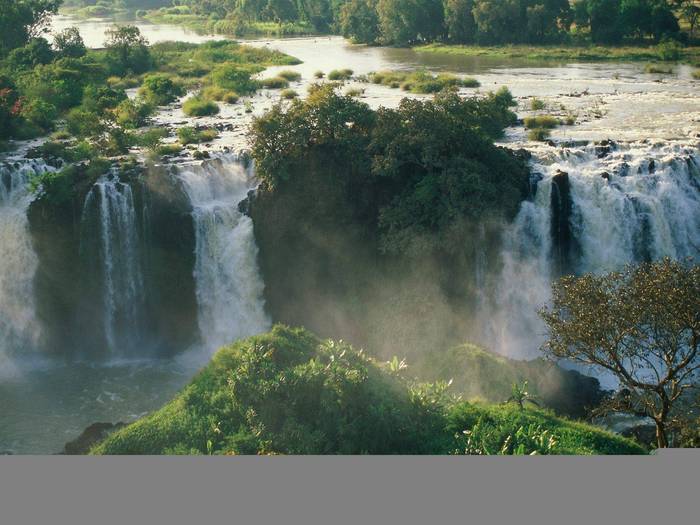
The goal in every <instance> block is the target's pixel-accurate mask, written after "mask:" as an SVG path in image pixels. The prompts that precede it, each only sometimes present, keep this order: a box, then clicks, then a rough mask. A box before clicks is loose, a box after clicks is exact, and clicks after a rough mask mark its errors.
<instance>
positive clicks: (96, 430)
mask: <svg viewBox="0 0 700 525" xmlns="http://www.w3.org/2000/svg"><path fill="white" fill-rule="evenodd" d="M125 426H126V423H93V424H92V425H90V426H89V427H87V428H86V429H85V430H83V433H82V434H80V435H79V436H78V437H77V438H76V439H74V440H73V441H69V442H68V443H66V445H65V446H64V447H63V454H65V455H68V456H80V455H84V454H87V453H88V452H90V449H91V448H92V447H93V446H94V445H96V444H97V443H99V442H100V441H102V440H103V439H105V438H106V437H107V436H109V435H110V434H111V433H112V432H116V431H117V430H119V429H120V428H123V427H125Z"/></svg>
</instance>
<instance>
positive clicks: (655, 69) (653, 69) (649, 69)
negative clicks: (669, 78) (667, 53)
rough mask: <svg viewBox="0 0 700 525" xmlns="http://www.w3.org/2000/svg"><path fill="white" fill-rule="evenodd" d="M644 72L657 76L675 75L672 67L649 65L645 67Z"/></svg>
mask: <svg viewBox="0 0 700 525" xmlns="http://www.w3.org/2000/svg"><path fill="white" fill-rule="evenodd" d="M644 72H645V73H651V74H657V75H670V74H671V73H673V69H672V68H670V67H668V68H663V67H659V66H657V65H654V64H647V65H646V66H644Z"/></svg>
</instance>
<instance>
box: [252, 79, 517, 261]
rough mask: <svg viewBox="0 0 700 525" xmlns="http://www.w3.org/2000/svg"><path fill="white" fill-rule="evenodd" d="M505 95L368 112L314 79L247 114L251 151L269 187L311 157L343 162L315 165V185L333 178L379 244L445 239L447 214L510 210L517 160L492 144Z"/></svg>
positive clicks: (503, 116) (451, 218)
mask: <svg viewBox="0 0 700 525" xmlns="http://www.w3.org/2000/svg"><path fill="white" fill-rule="evenodd" d="M513 104H514V101H513V99H512V97H511V95H510V93H509V92H508V90H505V89H503V90H500V91H498V92H496V93H490V94H488V95H486V96H483V97H473V98H467V99H463V98H461V97H459V96H458V95H456V94H454V93H445V94H441V95H439V96H438V97H437V98H436V99H435V100H426V101H419V100H410V99H404V100H403V101H402V102H401V104H400V106H399V107H398V108H397V109H385V108H382V109H381V110H378V111H376V112H375V111H372V110H371V109H370V108H369V107H368V106H367V105H366V104H364V103H362V102H360V101H359V100H357V99H356V98H353V97H349V96H341V95H338V94H337V93H336V92H335V91H334V86H333V85H321V86H315V87H314V88H312V89H311V90H310V93H309V96H308V98H307V99H306V100H304V101H300V100H298V101H295V102H294V103H293V104H292V105H291V106H289V107H286V106H285V107H283V106H276V107H274V108H273V109H272V110H271V111H270V112H269V113H268V114H267V115H265V116H263V117H261V118H258V119H256V120H255V121H254V123H253V127H252V130H253V152H252V155H253V157H254V158H255V160H256V165H257V170H258V175H259V176H260V177H261V179H262V180H263V182H264V184H266V185H268V186H269V187H271V188H274V187H276V186H277V185H280V184H285V183H292V184H293V182H294V177H295V175H296V174H297V173H298V172H299V170H303V171H305V172H308V163H309V162H310V161H311V159H313V162H321V163H322V164H323V163H328V165H332V166H336V165H338V166H344V167H343V168H342V169H338V170H331V172H330V173H327V172H326V171H322V172H320V173H318V175H317V176H318V177H319V178H320V180H319V181H318V185H319V186H321V185H322V186H325V185H326V184H329V183H330V181H331V180H332V181H333V182H332V183H333V184H334V186H335V187H336V188H338V189H339V191H343V192H345V191H347V194H346V199H347V201H346V206H347V207H348V208H349V210H348V211H350V213H351V214H352V215H353V216H355V217H356V218H357V219H356V220H357V221H358V223H360V224H362V225H363V227H366V228H367V229H368V235H369V236H370V237H373V236H375V235H377V234H378V235H379V237H380V238H381V246H382V249H383V250H387V251H398V252H401V251H404V250H407V249H409V246H412V245H413V242H414V241H415V240H416V239H425V238H430V239H433V241H432V242H437V243H438V244H442V243H444V245H445V247H447V246H449V245H451V243H450V242H449V241H448V237H449V233H448V232H449V231H450V228H451V227H452V225H453V224H454V223H455V222H459V221H462V220H466V219H467V218H469V217H472V218H482V219H483V218H485V217H502V216H506V217H509V216H512V215H513V214H514V213H515V212H516V210H517V207H518V204H519V203H520V200H521V197H522V192H523V191H524V185H523V184H524V176H523V173H524V171H523V167H522V166H520V165H519V163H518V161H517V160H516V159H515V158H514V157H513V156H512V155H511V154H510V153H508V152H506V151H504V150H501V149H499V148H497V147H495V146H494V145H493V143H492V141H493V140H494V139H495V138H498V137H500V136H501V134H502V133H503V129H504V128H505V127H506V126H509V125H511V124H513V123H514V122H515V115H514V114H513V113H512V111H510V109H509V108H510V106H512V105H513ZM325 177H328V180H326V179H325ZM358 187H361V188H363V191H362V192H359V191H354V188H358ZM339 211H340V210H339ZM309 213H310V214H313V211H312V210H309ZM343 213H345V211H343ZM443 236H444V237H443ZM431 245H432V244H428V245H426V246H424V248H423V249H427V250H429V249H430V248H429V247H428V246H431ZM414 247H415V246H414Z"/></svg>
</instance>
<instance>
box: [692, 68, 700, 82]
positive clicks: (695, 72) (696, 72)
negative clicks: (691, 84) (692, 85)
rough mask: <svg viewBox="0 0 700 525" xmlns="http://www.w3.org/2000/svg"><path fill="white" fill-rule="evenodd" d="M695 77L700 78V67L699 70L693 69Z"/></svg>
mask: <svg viewBox="0 0 700 525" xmlns="http://www.w3.org/2000/svg"><path fill="white" fill-rule="evenodd" d="M693 78H694V79H695V80H700V69H698V70H697V71H693Z"/></svg>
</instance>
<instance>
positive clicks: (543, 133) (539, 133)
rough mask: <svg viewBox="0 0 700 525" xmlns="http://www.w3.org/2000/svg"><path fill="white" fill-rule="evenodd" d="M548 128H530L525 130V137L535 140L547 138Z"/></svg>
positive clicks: (539, 140)
mask: <svg viewBox="0 0 700 525" xmlns="http://www.w3.org/2000/svg"><path fill="white" fill-rule="evenodd" d="M550 133H551V132H550V130H548V129H545V128H532V129H531V130H529V131H528V132H527V138H528V139H529V140H536V141H538V142H543V141H545V140H546V139H547V138H549V135H550Z"/></svg>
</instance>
